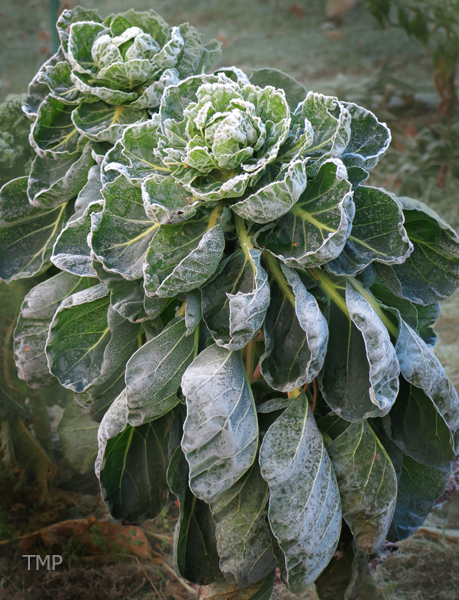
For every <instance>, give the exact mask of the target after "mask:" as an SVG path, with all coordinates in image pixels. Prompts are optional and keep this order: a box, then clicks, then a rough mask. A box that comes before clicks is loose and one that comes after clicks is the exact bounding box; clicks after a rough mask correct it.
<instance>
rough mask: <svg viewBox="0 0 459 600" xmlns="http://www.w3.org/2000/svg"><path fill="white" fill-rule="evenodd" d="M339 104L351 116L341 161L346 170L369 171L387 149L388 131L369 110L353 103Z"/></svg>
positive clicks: (389, 137) (389, 140)
mask: <svg viewBox="0 0 459 600" xmlns="http://www.w3.org/2000/svg"><path fill="white" fill-rule="evenodd" d="M340 104H341V106H344V107H345V108H346V109H347V110H348V112H349V114H350V115H351V136H350V139H349V143H348V145H347V146H346V148H345V149H344V152H343V154H342V155H341V160H342V161H343V162H344V164H345V165H346V167H347V168H349V167H351V168H352V167H359V168H361V169H364V170H365V171H371V169H374V168H375V167H376V165H377V164H378V162H379V160H380V159H381V157H382V156H383V155H384V154H385V152H386V150H387V148H388V147H389V144H390V142H391V137H392V136H391V133H390V130H389V128H388V127H387V125H386V124H385V123H380V122H379V121H378V119H377V118H376V117H375V115H374V114H373V113H372V112H370V111H369V110H366V109H365V108H362V107H361V106H358V105H357V104H354V103H353V102H340Z"/></svg>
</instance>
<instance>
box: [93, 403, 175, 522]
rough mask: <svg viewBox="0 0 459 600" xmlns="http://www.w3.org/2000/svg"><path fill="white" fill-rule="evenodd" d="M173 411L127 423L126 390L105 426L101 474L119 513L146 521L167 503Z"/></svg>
mask: <svg viewBox="0 0 459 600" xmlns="http://www.w3.org/2000/svg"><path fill="white" fill-rule="evenodd" d="M172 420H173V416H172V413H168V414H166V415H164V416H163V417H162V418H161V419H157V420H156V421H153V422H151V423H147V424H146V425H142V426H141V427H131V425H128V424H127V405H126V396H125V393H124V392H122V393H121V395H120V396H118V398H117V399H116V400H115V402H114V403H113V404H112V405H111V407H110V408H109V410H108V411H107V412H106V413H105V416H104V418H103V419H102V422H101V424H100V427H99V453H98V456H97V460H96V475H97V476H98V477H99V480H100V488H101V493H102V498H103V499H104V502H105V503H106V505H107V508H108V510H109V511H110V514H111V515H112V517H114V518H115V519H124V520H126V521H130V522H132V523H141V522H142V521H146V520H147V519H154V517H156V516H157V515H158V514H159V513H160V512H161V510H162V508H163V506H164V505H165V503H166V500H167V496H168V492H169V488H168V485H167V478H166V474H167V467H168V465H169V458H168V450H167V448H168V441H169V435H170V431H171V427H172Z"/></svg>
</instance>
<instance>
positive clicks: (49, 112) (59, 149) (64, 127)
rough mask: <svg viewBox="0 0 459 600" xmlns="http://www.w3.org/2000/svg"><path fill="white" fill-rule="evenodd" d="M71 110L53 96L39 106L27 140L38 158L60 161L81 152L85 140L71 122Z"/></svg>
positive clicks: (69, 106)
mask: <svg viewBox="0 0 459 600" xmlns="http://www.w3.org/2000/svg"><path fill="white" fill-rule="evenodd" d="M73 109H74V107H73V106H72V105H69V104H67V103H66V102H64V101H63V100H60V99H59V98H54V97H53V96H48V97H47V98H46V99H45V100H44V101H43V102H42V103H41V104H40V107H39V109H38V112H37V119H36V121H35V123H34V124H33V125H32V129H31V131H30V138H29V140H30V144H31V146H32V147H33V148H34V150H35V152H36V153H37V154H38V155H39V156H41V157H42V158H54V159H62V158H70V157H72V156H74V155H75V154H77V153H79V152H81V150H82V148H83V145H84V144H85V143H86V140H84V138H83V137H82V136H81V135H80V134H79V132H78V131H77V129H76V127H75V125H74V123H73V121H72V112H73Z"/></svg>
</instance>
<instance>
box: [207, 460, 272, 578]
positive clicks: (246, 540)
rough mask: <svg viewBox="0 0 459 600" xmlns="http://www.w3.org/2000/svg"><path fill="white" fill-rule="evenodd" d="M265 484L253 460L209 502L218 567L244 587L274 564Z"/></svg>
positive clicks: (263, 575) (265, 572)
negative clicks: (244, 470)
mask: <svg viewBox="0 0 459 600" xmlns="http://www.w3.org/2000/svg"><path fill="white" fill-rule="evenodd" d="M268 496H269V493H268V486H267V484H266V482H265V481H264V479H263V478H262V476H261V473H260V467H259V465H258V463H257V462H255V463H254V464H253V465H252V467H251V468H250V469H249V470H248V471H247V473H245V474H244V475H243V476H242V477H241V478H240V479H239V480H238V481H237V482H236V483H234V484H233V485H232V486H231V487H230V488H229V489H227V490H226V491H225V492H223V493H222V494H220V496H218V498H217V499H216V500H214V501H213V502H212V503H211V504H210V508H211V510H212V514H213V517H214V520H215V525H216V530H215V534H216V537H217V548H218V554H219V556H220V569H221V570H222V572H223V574H224V575H225V577H226V579H227V581H229V582H230V583H234V584H237V585H238V586H239V587H240V588H245V587H248V586H250V585H253V584H255V583H258V582H259V581H260V580H262V579H264V578H265V577H267V576H268V575H269V574H270V573H271V572H272V570H273V569H274V568H275V567H276V560H275V558H274V552H273V549H272V544H271V536H270V530H269V525H268V521H267V504H268Z"/></svg>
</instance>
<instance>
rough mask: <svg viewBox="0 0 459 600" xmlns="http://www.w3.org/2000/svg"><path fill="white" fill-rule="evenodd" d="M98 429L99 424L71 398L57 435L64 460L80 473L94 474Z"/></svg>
mask: <svg viewBox="0 0 459 600" xmlns="http://www.w3.org/2000/svg"><path fill="white" fill-rule="evenodd" d="M98 429H99V423H96V422H95V421H93V420H92V419H91V418H90V417H88V415H85V414H84V413H83V412H82V410H81V408H80V407H79V406H78V404H77V403H76V402H75V400H73V398H69V399H68V401H67V404H66V406H65V410H64V414H63V415H62V419H61V421H60V423H59V425H58V428H57V433H58V435H59V443H60V445H61V448H62V454H63V455H64V458H65V459H66V460H67V461H68V462H69V463H70V464H71V465H72V467H73V468H74V469H76V470H77V471H79V472H80V473H83V474H89V473H91V475H92V474H93V473H94V461H95V459H96V456H97V430H98Z"/></svg>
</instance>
